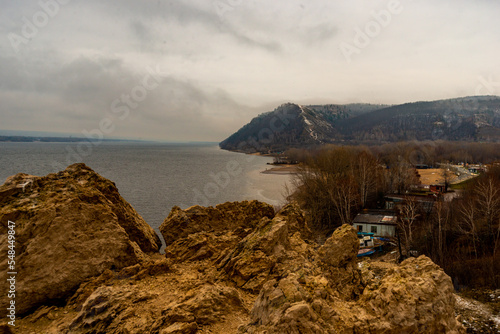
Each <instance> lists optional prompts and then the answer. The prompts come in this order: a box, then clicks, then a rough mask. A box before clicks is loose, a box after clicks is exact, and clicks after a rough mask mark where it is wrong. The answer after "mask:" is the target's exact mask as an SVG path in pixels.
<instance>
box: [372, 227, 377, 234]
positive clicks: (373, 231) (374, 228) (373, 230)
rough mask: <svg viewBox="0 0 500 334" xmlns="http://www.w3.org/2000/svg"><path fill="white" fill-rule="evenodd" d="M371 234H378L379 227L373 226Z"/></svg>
mask: <svg viewBox="0 0 500 334" xmlns="http://www.w3.org/2000/svg"><path fill="white" fill-rule="evenodd" d="M370 232H372V233H375V234H376V233H377V226H372V227H371V231H370Z"/></svg>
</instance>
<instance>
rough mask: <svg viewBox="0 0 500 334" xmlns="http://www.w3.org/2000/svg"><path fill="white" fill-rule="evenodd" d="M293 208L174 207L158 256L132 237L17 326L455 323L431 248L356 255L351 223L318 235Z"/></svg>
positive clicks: (234, 328)
mask: <svg viewBox="0 0 500 334" xmlns="http://www.w3.org/2000/svg"><path fill="white" fill-rule="evenodd" d="M61 210H62V209H61ZM226 211H227V212H226ZM212 214H213V215H212ZM303 218H304V217H303V215H302V213H301V212H300V209H299V208H298V207H297V206H296V205H294V204H290V205H288V206H286V207H285V208H283V210H281V211H280V212H279V213H277V214H276V215H274V213H273V212H272V208H271V207H270V206H268V205H266V204H263V203H259V202H242V203H226V204H224V205H222V206H217V207H216V208H202V207H192V208H189V209H186V210H181V209H179V208H174V209H173V210H172V212H171V214H170V215H169V217H168V218H167V219H166V220H165V222H164V225H163V227H162V231H163V232H164V233H165V239H167V240H169V241H167V248H166V253H165V256H161V255H160V254H153V255H145V254H143V253H140V252H141V250H140V247H139V246H137V247H136V248H134V250H135V253H134V254H136V256H135V257H134V255H132V256H131V257H132V259H133V261H131V262H132V263H131V265H129V266H127V267H124V268H122V269H121V270H117V269H116V268H115V269H114V270H110V269H107V270H104V272H102V274H101V275H100V276H97V277H94V278H92V279H90V280H88V281H86V282H84V283H83V284H80V286H79V288H78V290H77V291H76V293H74V295H73V296H72V297H71V298H69V299H67V300H66V306H64V307H57V306H50V307H45V306H44V307H41V308H39V309H38V310H37V311H36V312H34V313H33V314H31V315H29V316H28V317H26V318H24V319H22V320H20V327H19V328H22V329H23V330H24V332H27V333H30V331H31V332H35V333H37V332H48V333H71V334H83V333H155V334H156V333H162V334H167V333H170V334H173V333H183V334H191V333H193V334H194V333H228V334H229V333H253V334H256V333H262V334H263V333H267V334H271V333H280V334H281V333H311V334H313V333H314V334H316V333H355V332H366V333H414V332H422V333H462V332H463V328H462V327H461V326H460V324H459V323H458V321H457V320H456V319H455V315H454V303H455V299H454V296H453V293H452V290H453V287H452V284H451V280H450V278H449V277H448V276H447V275H446V274H445V273H444V272H443V271H442V270H441V269H440V268H439V267H438V266H437V265H435V264H434V263H432V261H431V260H430V259H429V258H427V257H425V256H421V257H419V258H416V259H409V260H406V261H404V262H403V263H402V264H400V265H398V264H396V263H384V266H382V265H379V266H377V265H374V264H372V265H370V264H367V263H365V262H363V263H359V262H358V259H357V258H356V255H357V252H358V247H359V242H358V239H357V236H356V231H355V230H354V229H353V228H352V227H351V226H349V225H344V226H341V227H339V228H338V229H336V230H335V231H334V233H333V234H332V235H331V236H330V237H329V238H327V239H326V241H325V242H324V243H323V244H318V243H316V242H314V241H312V238H311V237H310V234H311V233H310V230H309V229H308V228H307V224H306V223H305V220H304V219H303ZM49 230H50V228H49ZM123 234H124V235H126V232H125V231H123ZM131 244H133V243H131ZM74 251H75V250H73V249H72V250H71V252H74ZM140 254H142V256H143V257H147V261H140V260H139V259H138V257H139V255H140ZM66 255H68V254H66ZM98 256H100V257H103V258H105V255H103V254H98ZM116 261H118V263H120V262H119V260H116ZM23 326H24V327H23Z"/></svg>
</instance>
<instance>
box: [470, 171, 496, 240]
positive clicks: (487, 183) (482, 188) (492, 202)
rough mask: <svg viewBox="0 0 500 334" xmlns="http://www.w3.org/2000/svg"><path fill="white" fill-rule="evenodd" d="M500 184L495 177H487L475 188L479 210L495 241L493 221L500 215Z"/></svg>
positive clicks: (489, 233)
mask: <svg viewBox="0 0 500 334" xmlns="http://www.w3.org/2000/svg"><path fill="white" fill-rule="evenodd" d="M499 187H500V184H498V182H495V180H494V179H493V177H487V178H486V179H483V180H481V181H479V182H478V183H477V185H476V187H475V188H474V193H475V195H476V200H477V204H478V208H479V210H480V212H481V213H482V215H483V217H484V219H485V221H486V226H487V228H488V235H489V236H490V238H491V239H493V235H494V232H493V220H494V219H495V217H496V216H498V215H499V213H500V189H499Z"/></svg>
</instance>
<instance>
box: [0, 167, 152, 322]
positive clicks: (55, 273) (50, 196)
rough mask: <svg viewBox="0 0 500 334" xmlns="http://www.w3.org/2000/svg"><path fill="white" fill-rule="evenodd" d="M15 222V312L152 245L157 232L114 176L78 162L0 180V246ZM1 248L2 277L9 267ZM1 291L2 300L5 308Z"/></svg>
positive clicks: (62, 294) (123, 263)
mask: <svg viewBox="0 0 500 334" xmlns="http://www.w3.org/2000/svg"><path fill="white" fill-rule="evenodd" d="M9 220H10V221H12V222H14V223H15V232H16V234H15V237H16V244H15V251H16V258H15V261H16V267H15V268H16V271H17V272H18V276H17V281H16V289H17V296H16V309H17V314H18V315H21V314H23V313H26V312H28V311H30V310H33V309H34V308H36V307H38V306H40V305H42V304H47V303H54V302H55V303H58V302H60V301H62V300H64V299H66V298H67V297H69V296H70V295H71V294H72V293H73V292H74V291H75V290H76V289H77V288H78V286H79V285H80V284H81V283H82V282H83V281H84V280H86V279H88V278H91V277H94V276H98V275H100V274H101V273H102V272H104V271H105V270H106V269H121V268H124V267H128V266H131V265H134V264H136V263H138V262H141V261H143V260H144V259H146V255H145V253H149V252H157V251H158V250H159V247H160V246H161V242H160V239H159V237H158V235H156V233H155V232H154V231H153V229H152V228H151V227H150V226H149V225H147V224H146V222H144V220H143V219H142V218H141V217H140V216H139V214H138V213H137V212H136V211H135V210H134V209H133V208H132V207H131V206H130V205H129V204H128V203H127V202H126V201H125V200H124V199H123V198H122V197H121V196H120V194H119V193H118V190H117V189H116V187H115V185H114V183H113V182H111V181H109V180H107V179H105V178H103V177H101V176H99V175H98V174H96V173H95V172H94V171H92V170H91V169H90V168H88V167H87V166H85V165H84V164H75V165H71V166H69V167H68V168H67V169H66V170H64V171H62V172H59V173H57V174H49V175H47V176H45V177H36V176H32V175H26V174H17V175H15V176H13V177H10V178H9V179H7V181H6V182H5V184H4V185H3V186H1V187H0V221H1V225H0V230H1V231H0V232H1V233H0V252H1V254H6V253H7V222H8V221H9ZM7 271H8V270H7V259H6V257H5V256H2V262H1V263H0V272H1V274H0V275H1V277H2V281H5V276H4V275H6V273H7ZM6 302H8V301H7V300H6V299H5V298H2V299H1V301H0V308H1V309H2V310H5V308H4V307H5V306H6V304H5V303H6Z"/></svg>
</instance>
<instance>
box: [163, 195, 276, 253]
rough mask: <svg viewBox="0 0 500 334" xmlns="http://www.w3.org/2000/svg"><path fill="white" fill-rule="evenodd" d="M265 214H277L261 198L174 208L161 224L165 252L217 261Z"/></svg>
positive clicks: (270, 215)
mask: <svg viewBox="0 0 500 334" xmlns="http://www.w3.org/2000/svg"><path fill="white" fill-rule="evenodd" d="M263 217H268V218H272V217H274V208H273V207H272V206H270V205H269V204H266V203H262V202H259V201H243V202H234V203H231V202H227V203H224V204H219V205H217V206H216V207H201V206H193V207H190V208H188V209H186V210H182V209H180V208H179V207H174V208H172V211H171V212H170V214H169V215H168V217H167V218H166V219H165V221H164V222H163V223H162V224H161V226H160V232H161V233H162V235H163V238H164V239H165V243H166V245H167V246H166V248H165V254H166V256H167V257H168V258H171V259H173V260H174V261H178V262H179V261H180V262H184V261H199V260H204V259H212V260H215V259H217V258H219V257H221V256H223V255H224V254H225V253H226V252H227V251H228V250H230V249H232V248H233V247H234V246H235V245H236V244H237V243H238V242H239V241H240V240H241V239H242V238H244V237H245V236H246V235H248V234H249V233H251V232H252V231H253V229H254V228H255V227H256V226H257V224H258V223H259V221H260V220H261V219H262V218H263Z"/></svg>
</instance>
